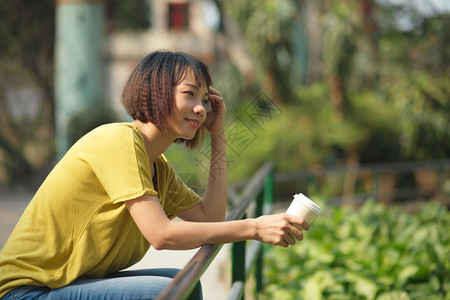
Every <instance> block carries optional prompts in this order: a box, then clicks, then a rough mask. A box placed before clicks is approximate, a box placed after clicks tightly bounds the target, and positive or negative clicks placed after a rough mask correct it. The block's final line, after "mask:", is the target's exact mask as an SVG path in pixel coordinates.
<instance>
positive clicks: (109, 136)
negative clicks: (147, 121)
mask: <svg viewBox="0 0 450 300" xmlns="http://www.w3.org/2000/svg"><path fill="white" fill-rule="evenodd" d="M128 143H131V144H144V141H143V138H142V136H141V134H140V132H139V129H137V127H136V126H134V125H133V124H132V123H126V122H123V123H109V124H104V125H100V126H99V127H97V128H95V129H93V130H91V131H90V132H88V133H87V134H86V135H84V136H83V137H82V138H81V139H80V140H78V141H77V142H76V143H75V145H74V146H73V147H72V148H73V150H76V149H78V150H81V149H86V148H87V149H92V148H107V149H110V150H113V149H111V147H116V146H124V145H125V144H128ZM131 144H130V146H131Z"/></svg>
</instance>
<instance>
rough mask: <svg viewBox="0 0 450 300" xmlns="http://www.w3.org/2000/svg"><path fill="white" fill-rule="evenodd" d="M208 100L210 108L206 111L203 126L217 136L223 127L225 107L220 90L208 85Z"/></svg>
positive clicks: (222, 130)
mask: <svg viewBox="0 0 450 300" xmlns="http://www.w3.org/2000/svg"><path fill="white" fill-rule="evenodd" d="M208 100H209V102H210V104H211V108H212V110H211V111H210V112H207V117H206V121H205V128H206V129H207V130H208V131H209V134H210V135H211V136H218V135H220V134H222V133H223V132H224V129H225V117H226V114H227V107H226V105H225V102H224V101H223V98H222V95H221V94H220V92H219V91H217V90H216V89H214V88H213V87H209V97H208Z"/></svg>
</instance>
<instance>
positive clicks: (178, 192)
mask: <svg viewBox="0 0 450 300" xmlns="http://www.w3.org/2000/svg"><path fill="white" fill-rule="evenodd" d="M159 165H160V167H159V168H158V171H160V170H161V169H163V170H164V172H163V173H164V174H163V176H158V180H159V181H158V185H161V188H162V189H160V192H161V193H163V191H164V192H165V195H164V197H163V195H161V199H160V201H161V205H162V207H163V209H164V211H165V212H166V214H167V215H168V216H169V218H174V217H175V215H176V214H177V213H179V212H181V211H183V210H186V209H189V208H191V207H194V206H195V205H197V204H199V203H200V202H202V198H201V197H200V196H199V195H198V194H197V193H195V192H194V191H193V190H192V189H191V188H189V187H188V186H186V184H185V183H184V182H183V180H181V178H180V177H179V176H178V175H177V174H176V172H175V169H174V168H173V166H172V165H171V164H170V162H169V161H167V159H166V158H165V157H164V156H161V160H160V164H159Z"/></svg>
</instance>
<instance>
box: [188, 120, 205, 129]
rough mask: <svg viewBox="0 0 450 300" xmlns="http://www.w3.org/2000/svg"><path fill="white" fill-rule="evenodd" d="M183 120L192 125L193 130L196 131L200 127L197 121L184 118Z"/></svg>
mask: <svg viewBox="0 0 450 300" xmlns="http://www.w3.org/2000/svg"><path fill="white" fill-rule="evenodd" d="M185 120H186V121H187V122H188V123H189V124H191V125H192V127H194V128H195V129H198V128H199V127H200V124H201V122H200V121H199V120H197V119H187V118H185Z"/></svg>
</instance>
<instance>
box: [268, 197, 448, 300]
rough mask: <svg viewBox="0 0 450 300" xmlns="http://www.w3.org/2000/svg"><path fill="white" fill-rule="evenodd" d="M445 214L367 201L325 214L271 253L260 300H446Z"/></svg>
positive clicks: (440, 210)
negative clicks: (301, 236)
mask: <svg viewBox="0 0 450 300" xmlns="http://www.w3.org/2000/svg"><path fill="white" fill-rule="evenodd" d="M449 228H450V214H449V213H448V211H447V208H446V207H443V206H441V205H439V204H435V203H432V204H431V203H430V204H426V205H424V206H423V207H422V209H421V210H420V212H418V213H414V214H408V213H406V212H404V211H402V210H401V208H399V207H386V206H382V205H381V204H375V203H374V202H372V201H370V202H366V203H365V204H364V205H363V206H362V207H360V208H359V209H350V208H329V209H327V211H326V212H325V213H324V214H323V215H322V216H320V217H319V218H317V219H316V220H315V221H314V223H313V224H312V226H311V229H310V231H308V232H306V233H305V239H304V241H302V242H301V243H299V244H297V245H295V246H293V247H289V248H287V249H285V248H279V247H274V248H271V251H269V252H268V253H267V255H266V258H265V274H264V276H265V279H266V280H267V282H266V286H265V290H264V291H263V293H261V295H260V298H261V299H277V300H283V299H308V300H315V299H380V300H383V299H450V260H449V257H450V239H449V237H450V235H449V231H448V229H449Z"/></svg>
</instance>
